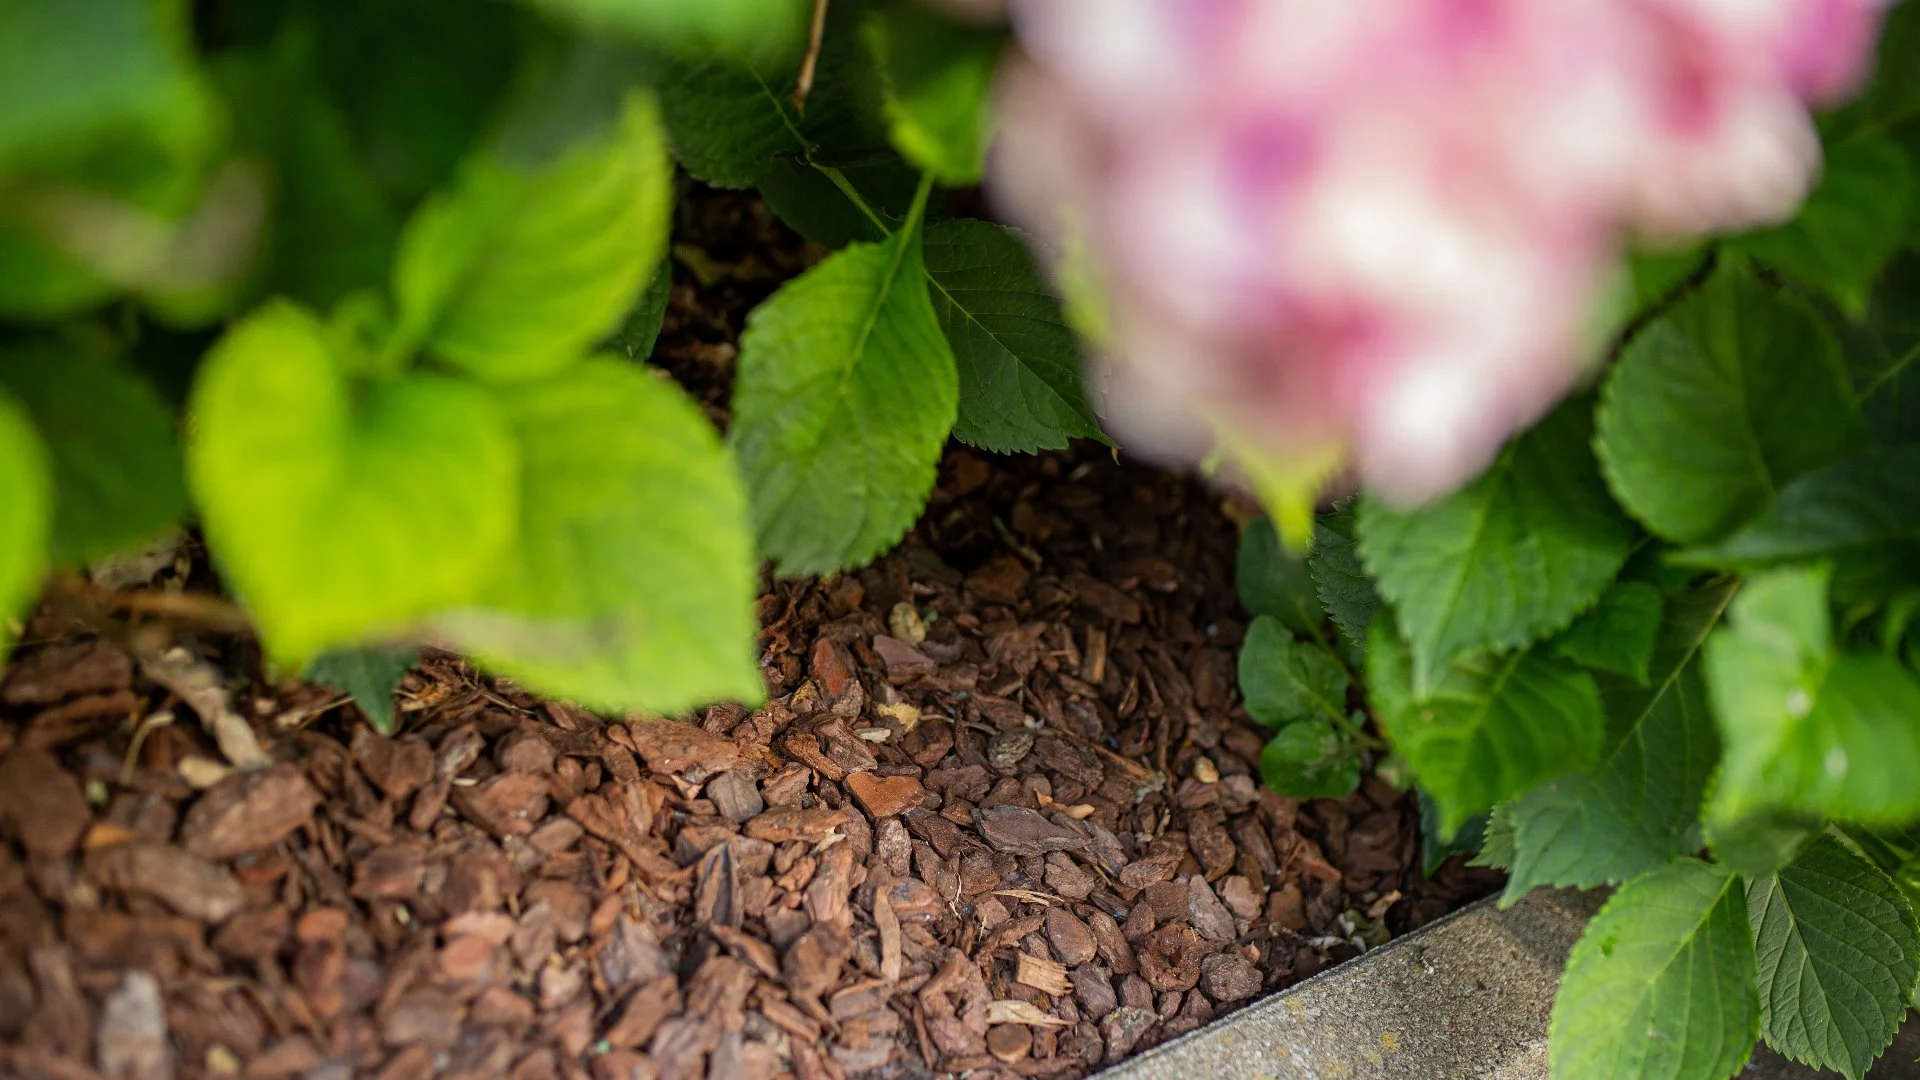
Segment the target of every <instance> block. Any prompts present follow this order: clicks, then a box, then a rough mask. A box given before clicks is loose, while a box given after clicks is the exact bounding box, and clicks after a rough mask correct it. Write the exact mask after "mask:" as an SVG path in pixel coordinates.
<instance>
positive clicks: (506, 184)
mask: <svg viewBox="0 0 1920 1080" xmlns="http://www.w3.org/2000/svg"><path fill="white" fill-rule="evenodd" d="M672 197H673V190H672V167H671V164H670V163H669V161H668V160H667V154H666V150H665V146H664V144H663V142H662V139H661V133H660V122H659V116H658V113H657V111H656V109H655V108H654V104H653V101H652V99H651V98H650V97H647V96H644V95H640V94H630V95H629V96H628V97H627V98H626V100H625V103H624V105H623V106H622V108H621V109H620V113H619V119H618V121H617V123H615V124H614V125H613V128H612V130H611V131H609V132H607V133H606V134H605V135H603V136H602V137H600V138H597V139H595V140H593V141H591V142H587V143H584V144H579V145H575V146H574V147H573V148H572V149H570V150H569V151H568V152H567V153H566V154H565V155H564V156H563V157H561V158H560V159H559V160H558V161H555V162H553V163H551V164H548V165H545V166H542V167H540V168H537V169H533V170H527V169H525V168H522V167H520V166H517V165H514V164H510V163H508V162H506V161H503V160H499V159H497V158H490V159H483V160H479V161H476V162H474V163H472V164H471V165H470V166H469V168H468V169H467V171H466V173H465V174H464V175H463V176H462V178H461V180H460V182H459V183H458V184H457V185H456V187H455V188H454V189H453V191H451V192H450V193H448V194H446V195H444V196H442V197H439V198H436V199H433V200H431V201H429V202H428V203H427V204H426V205H425V206H423V207H422V208H421V210H420V211H419V212H418V213H417V214H416V215H415V216H414V219H413V220H412V221H411V222H410V223H409V224H408V225H407V229H406V232H405V233H404V234H402V236H401V238H400V251H399V254H398V256H397V260H396V264H395V269H394V293H395V295H396V297H397V298H398V302H399V309H400V334H401V339H402V340H403V341H407V342H412V341H418V342H421V343H422V344H424V345H425V347H426V348H427V349H428V350H429V351H431V352H432V353H433V354H434V355H435V356H437V357H439V358H440V359H442V360H445V361H446V362H448V363H450V364H452V365H454V366H455V367H458V368H460V369H462V370H464V371H467V372H470V373H472V374H474V375H477V376H479V377H481V378H484V379H495V380H510V379H519V378H527V377H531V376H536V375H542V374H547V373H551V372H553V371H555V370H558V369H559V368H561V367H563V366H565V365H566V364H568V363H571V362H572V361H574V360H576V359H578V358H579V357H580V356H582V355H584V354H585V351H586V350H587V348H588V347H589V346H591V345H592V344H593V343H594V342H596V341H599V340H601V339H602V338H604V337H606V335H607V334H608V333H610V332H611V331H612V330H613V329H614V328H615V327H617V326H619V325H620V322H621V319H622V318H623V317H624V316H625V315H626V314H627V312H628V311H629V310H631V309H632V306H633V303H634V301H635V300H636V299H638V297H639V295H640V292H641V290H642V288H643V287H644V286H645V285H646V283H647V281H648V279H649V276H650V275H651V274H652V273H653V271H654V269H655V268H656V267H658V266H659V265H660V260H661V258H662V256H664V255H665V253H666V242H667V229H668V225H669V216H670V210H671V206H672Z"/></svg>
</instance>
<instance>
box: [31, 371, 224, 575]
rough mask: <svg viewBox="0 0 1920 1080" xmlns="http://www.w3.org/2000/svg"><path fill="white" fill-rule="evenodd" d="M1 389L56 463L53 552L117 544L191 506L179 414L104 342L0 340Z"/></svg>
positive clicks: (84, 551) (81, 557)
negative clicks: (177, 435)
mask: <svg viewBox="0 0 1920 1080" xmlns="http://www.w3.org/2000/svg"><path fill="white" fill-rule="evenodd" d="M0 390H5V391H9V392H11V393H12V394H13V396H14V398H15V400H17V401H19V402H20V403H21V404H23V405H25V406H26V408H27V411H28V412H29V413H30V414H31V415H32V417H33V422H34V425H35V426H36V427H37V428H38V429H39V432H40V437H41V440H42V443H43V445H44V446H45V447H46V450H47V457H48V461H49V464H50V465H51V467H52V469H53V482H54V486H53V490H54V496H53V499H54V515H53V542H52V556H53V561H54V562H55V563H56V564H58V565H62V566H78V565H79V564H81V563H84V562H90V561H92V560H94V559H98V558H102V557H104V556H106V555H110V554H113V553H114V552H116V551H119V550H120V549H122V548H126V547H130V546H132V545H134V544H138V543H140V542H142V541H145V540H151V539H153V538H154V537H155V536H158V535H159V534H160V533H161V532H162V531H164V530H165V529H166V528H167V527H168V526H170V525H172V524H174V523H175V522H176V521H178V520H179V519H180V517H181V516H182V514H184V513H185V511H186V508H187V493H186V488H185V486H184V485H183V483H182V481H181V478H180V450H179V447H178V444H177V443H176V442H175V440H174V431H173V416H172V414H171V412H170V411H169V410H168V409H167V407H166V405H165V404H164V403H162V402H161V400H160V397H159V395H157V394H155V393H154V391H153V387H152V386H150V385H149V384H148V383H147V382H146V380H144V379H142V378H141V377H140V376H138V375H136V374H134V373H133V372H132V371H130V370H128V369H127V367H126V366H125V365H124V364H122V363H120V362H119V361H118V360H117V359H115V358H113V357H112V356H109V355H107V354H106V353H105V352H103V351H101V350H100V349H98V348H96V347H93V346H88V345H83V344H77V343H75V344H64V343H59V342H55V341H51V340H36V341H21V342H18V343H16V344H13V345H9V346H4V347H0Z"/></svg>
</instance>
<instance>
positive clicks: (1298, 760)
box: [1260, 720, 1360, 799]
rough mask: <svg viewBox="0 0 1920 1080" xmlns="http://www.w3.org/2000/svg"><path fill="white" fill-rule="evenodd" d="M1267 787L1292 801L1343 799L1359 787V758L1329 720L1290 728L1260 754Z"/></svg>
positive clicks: (1289, 726)
mask: <svg viewBox="0 0 1920 1080" xmlns="http://www.w3.org/2000/svg"><path fill="white" fill-rule="evenodd" d="M1260 775H1261V776H1262V777H1263V778H1264V779H1265V780H1266V782H1267V786H1268V787H1270V788H1272V789H1273V790H1275V791H1277V792H1279V793H1280V794H1282V795H1285V796H1287V797H1288V798H1293V799H1344V798H1346V797H1347V796H1348V795H1351V794H1353V789H1354V788H1356V787H1358V786H1359V785H1360V755H1359V754H1358V753H1356V752H1355V751H1354V749H1353V747H1352V746H1350V745H1349V744H1348V743H1347V742H1346V741H1345V740H1344V739H1342V738H1341V737H1340V733H1339V732H1338V731H1335V730H1334V727H1333V725H1332V724H1331V723H1329V722H1327V721H1326V720H1303V721H1301V722H1299V723H1297V724H1288V725H1287V726H1286V727H1284V728H1281V729H1280V732H1279V734H1277V735H1275V736H1274V737H1273V739H1272V741H1270V742H1268V743H1267V748H1266V749H1265V750H1262V751H1261V752H1260Z"/></svg>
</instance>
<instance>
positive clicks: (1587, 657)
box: [1553, 581, 1661, 683]
mask: <svg viewBox="0 0 1920 1080" xmlns="http://www.w3.org/2000/svg"><path fill="white" fill-rule="evenodd" d="M1660 610H1661V599H1660V589H1659V588H1658V587H1657V586H1655V585H1652V584H1650V583H1648V582H1644V581H1619V582H1615V583H1614V585H1613V587H1612V588H1610V589H1608V590H1607V591H1606V592H1603V593H1601V594H1600V599H1599V601H1598V602H1597V603H1595V604H1594V605H1593V607H1592V609H1590V610H1589V611H1588V612H1587V613H1586V614H1584V615H1582V616H1580V617H1579V618H1577V619H1575V620H1574V621H1573V625H1572V626H1569V627H1567V629H1566V631H1565V632H1564V633H1562V634H1561V635H1560V636H1559V637H1557V638H1555V639H1553V653H1554V655H1555V656H1559V657H1563V658H1565V659H1568V660H1571V661H1573V662H1574V663H1576V664H1579V665H1581V666H1582V667H1588V668H1592V669H1594V670H1596V671H1606V672H1611V673H1613V674H1615V675H1625V676H1626V677H1628V678H1630V679H1634V680H1636V681H1638V682H1642V683H1644V682H1646V681H1647V674H1648V672H1647V665H1648V664H1650V663H1652V662H1653V647H1654V639H1655V638H1656V637H1658V636H1659V633H1660Z"/></svg>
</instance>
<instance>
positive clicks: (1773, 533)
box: [1677, 446, 1920, 567]
mask: <svg viewBox="0 0 1920 1080" xmlns="http://www.w3.org/2000/svg"><path fill="white" fill-rule="evenodd" d="M1916 542H1920V446H1896V447H1884V448H1877V449H1873V450H1869V451H1867V452H1866V453H1864V454H1862V455H1860V456H1858V457H1853V458H1849V459H1847V460H1846V461H1842V462H1839V463H1837V464H1834V465H1829V466H1827V467H1825V468H1823V469H1816V470H1814V471H1813V472H1810V473H1807V474H1806V475H1804V476H1802V477H1800V478H1799V479H1797V480H1795V481H1794V482H1792V483H1791V484H1788V485H1787V486H1786V487H1785V488H1783V489H1782V490H1781V492H1780V497H1779V498H1777V499H1775V500H1774V501H1773V503H1772V504H1771V505H1770V506H1768V507H1767V508H1766V510H1764V511H1763V512H1761V514H1760V516H1759V517H1757V518H1754V519H1753V520H1752V521H1750V522H1748V523H1747V525H1746V526H1745V527H1744V528H1742V529H1740V530H1739V531H1737V532H1735V533H1733V534H1732V535H1731V536H1728V537H1727V538H1726V539H1724V540H1721V541H1720V542H1719V543H1717V544H1711V545H1709V546H1707V547H1704V548H1696V549H1693V550H1691V551H1685V552H1681V553H1680V554H1679V556H1677V558H1678V560H1679V561H1681V562H1684V563H1688V564H1691V565H1695V566H1741V567H1752V566H1767V565H1771V564H1774V563H1781V562H1794V561H1810V560H1815V559H1825V558H1832V557H1834V556H1837V555H1842V554H1846V553H1849V552H1853V551H1857V550H1860V549H1863V548H1875V547H1882V546H1885V545H1892V544H1911V543H1916Z"/></svg>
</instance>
